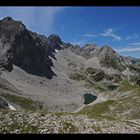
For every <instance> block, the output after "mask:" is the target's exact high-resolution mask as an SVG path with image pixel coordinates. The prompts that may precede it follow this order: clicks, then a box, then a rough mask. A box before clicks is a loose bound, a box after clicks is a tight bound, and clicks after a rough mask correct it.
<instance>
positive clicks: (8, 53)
mask: <svg viewBox="0 0 140 140" xmlns="http://www.w3.org/2000/svg"><path fill="white" fill-rule="evenodd" d="M0 32H1V34H0V50H1V51H0V66H1V67H4V68H5V69H7V70H8V71H12V69H13V65H16V66H18V67H20V68H22V69H23V70H25V71H26V72H28V73H31V74H36V75H39V76H46V77H47V78H52V76H53V75H55V74H54V73H53V71H52V69H51V67H52V66H53V63H52V60H51V58H50V57H52V58H55V56H54V53H55V49H61V47H60V44H61V43H62V41H61V39H60V38H59V37H58V36H57V35H51V36H49V37H48V38H47V37H45V36H43V35H39V34H37V33H33V32H31V31H29V30H27V29H26V27H25V26H24V25H23V24H22V22H20V21H14V20H13V19H12V18H11V17H6V18H4V19H3V20H1V21H0ZM49 56H50V57H49Z"/></svg>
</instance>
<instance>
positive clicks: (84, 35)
mask: <svg viewBox="0 0 140 140" xmlns="http://www.w3.org/2000/svg"><path fill="white" fill-rule="evenodd" d="M78 36H81V37H96V35H94V34H90V33H86V34H79V35H78Z"/></svg>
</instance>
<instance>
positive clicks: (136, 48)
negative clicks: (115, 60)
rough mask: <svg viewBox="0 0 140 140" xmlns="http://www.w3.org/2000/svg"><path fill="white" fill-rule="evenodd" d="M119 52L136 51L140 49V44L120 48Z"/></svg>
mask: <svg viewBox="0 0 140 140" xmlns="http://www.w3.org/2000/svg"><path fill="white" fill-rule="evenodd" d="M117 51H118V52H134V51H140V46H139V47H127V48H123V49H118V50H117Z"/></svg>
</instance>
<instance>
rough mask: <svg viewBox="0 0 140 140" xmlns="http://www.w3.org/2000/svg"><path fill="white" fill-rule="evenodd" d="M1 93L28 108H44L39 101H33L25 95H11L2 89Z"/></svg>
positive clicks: (11, 100)
mask: <svg viewBox="0 0 140 140" xmlns="http://www.w3.org/2000/svg"><path fill="white" fill-rule="evenodd" d="M0 95H1V96H3V97H5V98H6V99H7V100H9V101H10V102H12V103H15V104H17V105H19V106H21V107H22V108H23V109H26V110H36V109H41V108H42V106H41V104H40V103H39V102H35V101H33V100H31V99H27V98H25V97H21V96H16V95H11V94H7V93H3V92H1V91H0Z"/></svg>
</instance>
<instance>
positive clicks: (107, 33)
mask: <svg viewBox="0 0 140 140" xmlns="http://www.w3.org/2000/svg"><path fill="white" fill-rule="evenodd" d="M101 35H102V36H104V37H112V38H113V41H114V40H122V37H121V36H118V35H116V34H115V33H114V30H113V29H112V28H109V29H107V30H106V31H105V33H102V34H101Z"/></svg>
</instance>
